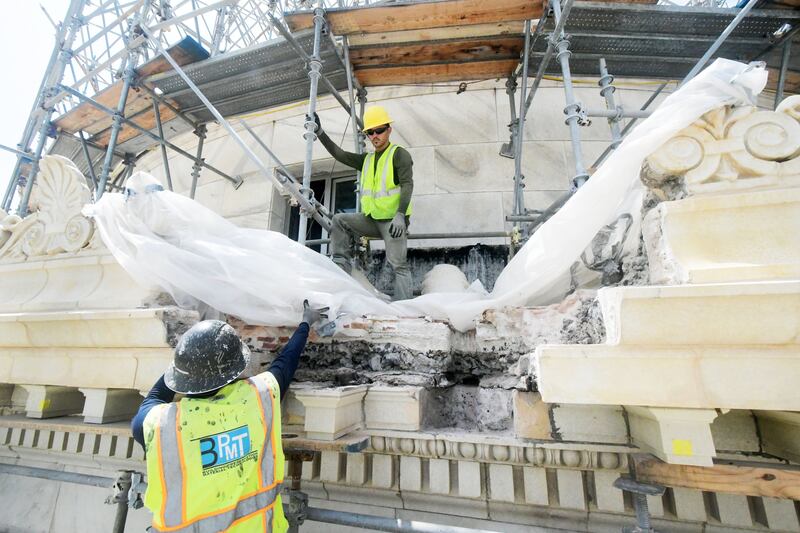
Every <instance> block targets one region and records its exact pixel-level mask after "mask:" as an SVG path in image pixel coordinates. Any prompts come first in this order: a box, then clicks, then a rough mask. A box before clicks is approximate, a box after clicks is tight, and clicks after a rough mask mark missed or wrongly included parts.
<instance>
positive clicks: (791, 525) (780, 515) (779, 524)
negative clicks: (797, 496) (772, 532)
mask: <svg viewBox="0 0 800 533" xmlns="http://www.w3.org/2000/svg"><path fill="white" fill-rule="evenodd" d="M761 500H762V501H763V502H764V512H765V513H766V515H767V525H768V526H769V528H770V529H776V530H781V531H800V521H798V518H797V509H796V508H795V502H794V501H792V500H782V499H778V498H767V497H764V498H762V499H761Z"/></svg>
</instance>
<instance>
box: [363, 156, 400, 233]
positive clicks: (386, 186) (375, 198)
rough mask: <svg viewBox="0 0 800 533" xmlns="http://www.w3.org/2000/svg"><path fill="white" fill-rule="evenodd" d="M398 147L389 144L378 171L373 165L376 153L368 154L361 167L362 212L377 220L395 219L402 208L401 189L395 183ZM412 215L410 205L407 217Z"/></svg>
mask: <svg viewBox="0 0 800 533" xmlns="http://www.w3.org/2000/svg"><path fill="white" fill-rule="evenodd" d="M397 148H398V145H396V144H391V143H390V144H389V147H388V148H386V150H384V151H383V154H381V157H380V158H378V165H377V169H376V168H375V165H374V164H373V160H374V157H375V153H374V152H370V153H368V154H367V157H365V158H364V165H363V166H362V167H361V212H362V213H364V214H365V215H369V216H371V217H372V218H374V219H375V220H388V219H390V218H393V217H394V215H395V213H397V209H398V208H399V207H400V187H399V186H398V185H397V183H395V181H394V153H395V151H396V150H397ZM410 214H411V204H410V203H409V204H408V209H407V210H406V215H410Z"/></svg>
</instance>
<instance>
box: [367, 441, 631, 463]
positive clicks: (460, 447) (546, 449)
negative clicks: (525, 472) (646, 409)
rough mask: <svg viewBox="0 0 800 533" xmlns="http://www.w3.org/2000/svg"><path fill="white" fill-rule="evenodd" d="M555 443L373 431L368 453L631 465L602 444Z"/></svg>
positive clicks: (511, 461) (480, 459)
mask: <svg viewBox="0 0 800 533" xmlns="http://www.w3.org/2000/svg"><path fill="white" fill-rule="evenodd" d="M589 448H595V449H586V446H585V445H584V447H583V448H582V447H581V445H575V448H571V447H570V445H564V444H554V445H552V446H548V445H541V444H540V445H524V444H522V445H520V444H516V445H515V444H513V443H511V442H509V443H508V444H503V443H497V444H494V443H488V442H480V441H479V440H478V441H475V442H470V441H468V440H462V439H459V438H458V437H454V438H446V437H445V438H443V437H440V436H434V435H430V436H427V437H425V436H419V435H415V436H409V437H395V436H387V435H381V434H380V433H376V434H373V435H372V436H371V438H370V446H369V448H368V450H367V451H368V452H372V453H380V454H389V455H401V456H416V457H423V458H435V459H451V460H457V461H477V462H483V463H493V464H511V465H521V466H540V467H547V468H574V469H580V470H585V469H594V470H624V469H625V468H627V466H628V456H627V454H625V453H621V452H618V451H613V450H612V449H611V448H613V447H606V448H608V449H607V450H601V449H599V448H602V447H599V446H595V447H592V446H589Z"/></svg>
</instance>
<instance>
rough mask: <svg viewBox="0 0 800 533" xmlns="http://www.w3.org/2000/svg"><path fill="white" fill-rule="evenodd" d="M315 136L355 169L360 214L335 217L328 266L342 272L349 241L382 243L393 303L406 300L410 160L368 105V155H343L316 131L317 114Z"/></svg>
mask: <svg viewBox="0 0 800 533" xmlns="http://www.w3.org/2000/svg"><path fill="white" fill-rule="evenodd" d="M314 121H315V122H316V129H315V132H316V133H317V135H318V138H319V140H320V141H321V142H322V145H323V146H324V147H325V149H326V150H327V151H328V153H330V154H331V155H332V156H333V158H334V159H336V160H337V161H339V162H340V163H343V164H345V165H347V166H349V167H351V168H354V169H357V170H360V171H361V184H360V192H361V212H360V213H337V214H335V215H334V216H333V228H332V229H331V256H332V259H333V262H334V263H336V264H337V265H339V266H340V267H341V268H342V269H343V270H344V271H345V272H347V273H348V274H349V273H350V271H351V268H352V265H351V260H352V257H353V252H354V248H355V239H358V238H359V237H372V238H380V239H383V242H384V244H385V245H386V260H387V261H388V262H389V264H390V265H391V266H392V269H393V270H394V299H395V300H406V299H409V298H411V297H412V296H413V295H412V283H411V271H410V269H409V267H408V262H407V261H406V255H407V252H408V243H407V231H406V230H407V228H408V224H409V218H410V216H411V194H412V193H413V191H414V180H413V169H412V166H413V161H412V160H411V154H409V153H408V150H406V149H405V148H403V147H402V146H398V145H396V144H393V143H392V142H390V141H389V136H390V135H391V134H392V119H391V118H389V114H388V113H387V112H386V109H384V108H383V107H381V106H372V107H370V108H368V109H367V110H366V111H365V113H364V129H363V132H364V133H365V134H366V136H367V138H368V139H369V141H370V142H371V143H372V146H373V147H374V148H375V151H374V152H369V153H366V154H356V153H352V152H345V151H344V150H342V149H341V148H339V147H338V146H336V143H334V142H333V141H332V140H331V139H330V137H328V135H327V134H326V133H325V132H324V131H323V130H322V126H321V124H320V120H319V116H317V115H316V114H315V115H314Z"/></svg>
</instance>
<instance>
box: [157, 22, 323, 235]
mask: <svg viewBox="0 0 800 533" xmlns="http://www.w3.org/2000/svg"><path fill="white" fill-rule="evenodd" d="M143 31H144V32H145V33H146V34H147V35H150V33H149V30H147V28H143ZM151 42H152V43H153V46H155V47H156V50H157V51H158V53H160V54H161V55H162V56H163V57H164V58H165V59H166V60H167V61H168V62H169V64H170V65H171V66H172V68H173V69H174V70H175V72H176V73H178V75H179V76H180V77H181V78H182V79H183V81H184V83H186V85H187V86H188V87H189V88H190V89H191V90H192V92H194V94H195V95H197V98H199V99H200V101H201V102H203V105H205V106H206V108H207V109H208V111H209V112H210V113H211V114H212V115H213V116H214V118H215V119H216V120H217V122H219V124H220V125H221V126H222V127H223V128H225V130H226V131H227V132H228V135H230V136H231V137H232V138H233V140H234V141H235V142H236V144H238V145H239V147H240V148H241V149H242V150H243V151H244V153H245V155H247V157H248V158H250V160H251V161H252V162H253V163H255V164H256V166H257V167H258V169H259V170H260V171H261V172H262V173H263V174H264V175H265V176H267V177H270V176H271V174H270V172H269V169H268V168H267V166H266V165H265V164H264V162H263V161H261V158H259V157H258V156H257V155H256V154H255V152H253V150H252V149H251V148H250V147H249V146H248V145H247V143H245V142H244V139H242V137H241V136H240V135H239V134H238V133H237V132H236V130H234V129H233V126H231V125H230V123H229V122H228V121H227V120H225V117H223V116H222V114H221V113H220V112H219V110H217V108H216V107H214V104H212V103H211V101H209V99H208V98H206V96H205V95H204V94H203V92H202V91H201V90H200V89H199V88H198V87H197V85H195V83H194V82H193V81H192V80H191V78H189V76H188V75H187V74H186V72H185V71H184V70H183V69H182V68H181V66H180V65H178V63H177V62H176V61H175V59H173V58H172V56H170V55H169V54H168V53H167V52H166V51H165V50H164V48H163V47H162V46H161V43H159V42H158V40H157V39H151ZM251 133H252V132H251ZM253 135H254V136H255V134H254V133H253ZM168 146H169V147H170V148H172V149H173V150H175V149H177V150H180V149H179V148H177V147H173V146H172V145H168ZM188 157H189V158H191V159H195V158H194V157H192V156H191V155H189V156H188ZM203 165H204V166H205V167H206V168H208V169H209V170H213V171H214V172H217V173H219V171H218V170H216V169H214V168H213V167H210V166H209V165H208V164H206V163H203ZM274 179H277V178H274ZM239 184H241V180H240V181H239ZM281 185H284V184H281ZM288 189H289V191H290V192H291V193H292V195H293V196H294V197H295V198H296V199H297V201H298V202H299V203H300V206H301V207H302V208H303V209H305V210H306V211H308V212H310V213H311V214H312V216H314V218H315V220H317V221H318V222H319V223H320V224H322V226H323V227H326V220H325V218H324V217H323V215H322V214H321V213H320V212H319V210H318V208H317V207H316V206H314V204H312V203H311V202H310V201H309V200H308V198H306V197H305V196H304V195H302V194H300V192H299V191H298V190H297V189H293V188H292V187H291V186H289V187H288ZM327 224H328V226H327V228H326V229H330V223H329V222H327Z"/></svg>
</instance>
